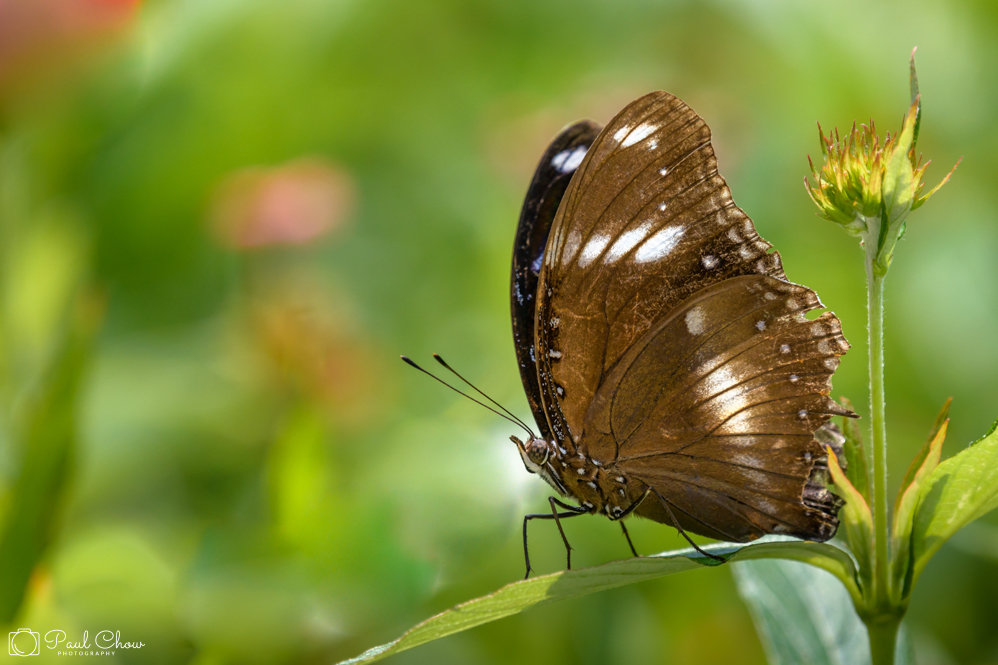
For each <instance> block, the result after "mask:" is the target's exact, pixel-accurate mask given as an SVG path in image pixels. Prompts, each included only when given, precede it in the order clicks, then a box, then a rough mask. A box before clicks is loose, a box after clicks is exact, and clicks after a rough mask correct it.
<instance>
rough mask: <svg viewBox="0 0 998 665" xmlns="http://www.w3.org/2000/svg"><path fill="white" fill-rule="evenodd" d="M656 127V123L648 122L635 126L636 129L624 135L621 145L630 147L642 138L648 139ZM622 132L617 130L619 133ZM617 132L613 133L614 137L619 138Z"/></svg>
mask: <svg viewBox="0 0 998 665" xmlns="http://www.w3.org/2000/svg"><path fill="white" fill-rule="evenodd" d="M655 129H656V127H655V125H649V124H648V123H646V122H645V123H641V124H640V125H638V126H637V127H635V128H634V131H633V132H631V133H630V134H628V135H627V136H626V137H624V139H623V141H622V142H621V144H620V145H621V146H623V147H624V148H628V147H630V146H632V145H634V144H635V143H637V142H638V141H640V140H642V139H646V138H648V137H649V136H651V134H652V132H654V131H655ZM619 133H620V132H617V134H619ZM617 134H614V135H613V138H617ZM618 140H619V139H618Z"/></svg>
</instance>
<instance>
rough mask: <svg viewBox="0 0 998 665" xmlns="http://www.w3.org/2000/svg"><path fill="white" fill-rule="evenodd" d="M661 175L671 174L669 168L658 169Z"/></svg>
mask: <svg viewBox="0 0 998 665" xmlns="http://www.w3.org/2000/svg"><path fill="white" fill-rule="evenodd" d="M658 174H659V175H669V169H667V168H665V167H662V168H660V169H659V170H658Z"/></svg>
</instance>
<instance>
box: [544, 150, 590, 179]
mask: <svg viewBox="0 0 998 665" xmlns="http://www.w3.org/2000/svg"><path fill="white" fill-rule="evenodd" d="M585 157H586V147H585V146H581V145H580V146H577V147H575V148H574V149H572V150H562V151H561V152H559V153H558V154H557V155H555V156H554V157H552V158H551V166H553V167H555V168H556V169H558V171H560V172H561V173H570V172H572V171H574V170H575V169H577V168H579V164H581V163H582V160H583V159H585Z"/></svg>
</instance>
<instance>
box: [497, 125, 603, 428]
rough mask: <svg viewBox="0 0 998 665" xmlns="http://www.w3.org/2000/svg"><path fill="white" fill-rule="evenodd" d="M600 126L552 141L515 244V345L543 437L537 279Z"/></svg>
mask: <svg viewBox="0 0 998 665" xmlns="http://www.w3.org/2000/svg"><path fill="white" fill-rule="evenodd" d="M599 130H600V127H599V125H596V124H595V123H592V122H588V121H583V122H578V123H575V124H574V125H571V126H569V127H567V128H566V129H564V130H562V132H561V133H560V134H559V135H558V136H557V137H556V138H555V139H554V141H552V142H551V145H550V146H548V148H547V150H545V152H544V156H543V157H541V161H540V163H539V164H538V166H537V170H536V171H535V172H534V177H533V179H532V180H531V182H530V188H529V189H528V190H527V196H526V198H525V200H524V202H523V209H522V211H521V212H520V222H519V224H518V225H517V227H516V239H515V241H514V244H513V269H512V278H511V284H510V303H511V310H512V312H511V314H512V320H513V343H514V345H515V346H516V360H517V364H518V365H519V366H520V378H521V379H522V380H523V387H524V390H525V392H526V394H527V401H528V402H529V403H530V409H531V411H533V414H534V420H536V421H537V426H538V427H539V428H540V432H541V437H542V438H545V439H549V438H550V437H551V430H550V428H549V427H548V422H547V417H546V416H545V414H544V408H543V406H542V404H541V398H540V387H539V385H538V380H537V369H536V363H535V358H534V347H533V342H534V310H535V307H536V304H537V301H536V299H535V295H536V293H537V278H538V276H539V274H540V270H541V262H542V260H543V258H544V250H545V247H546V246H547V240H548V233H549V232H550V230H551V223H552V222H553V221H554V217H555V214H556V213H557V211H558V206H559V204H560V203H561V200H562V197H563V196H564V194H565V190H566V189H567V188H568V184H569V182H570V181H571V179H572V175H573V174H574V173H575V172H576V170H577V169H578V168H579V165H580V164H581V163H582V160H583V158H584V156H585V154H586V152H587V151H588V149H589V146H591V145H592V143H593V141H594V140H595V139H596V136H597V135H598V134H599Z"/></svg>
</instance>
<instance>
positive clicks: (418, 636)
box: [340, 536, 858, 665]
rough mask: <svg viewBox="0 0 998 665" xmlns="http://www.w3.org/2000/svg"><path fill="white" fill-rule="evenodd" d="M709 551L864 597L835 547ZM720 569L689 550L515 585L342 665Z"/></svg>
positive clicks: (791, 544)
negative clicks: (821, 579) (809, 571)
mask: <svg viewBox="0 0 998 665" xmlns="http://www.w3.org/2000/svg"><path fill="white" fill-rule="evenodd" d="M703 549H704V550H706V551H707V552H710V553H711V554H713V555H715V556H719V557H722V558H723V559H725V561H736V560H750V559H761V558H780V559H792V560H795V561H800V562H804V563H809V564H811V565H812V566H819V567H821V568H823V569H824V570H828V571H829V572H831V573H834V574H835V575H836V577H839V578H840V579H841V580H842V581H843V583H844V584H845V585H847V586H849V587H851V589H852V592H853V593H857V594H858V590H857V587H856V582H855V578H856V570H855V566H854V564H853V561H852V558H851V557H850V556H849V555H848V554H847V553H846V552H844V551H842V550H840V549H838V548H837V547H834V546H832V545H828V544H825V543H812V542H805V541H799V540H794V539H790V538H786V537H780V536H769V537H766V538H765V539H760V541H756V542H755V543H752V544H749V545H738V544H732V543H718V544H714V545H708V546H706V547H704V548H703ZM716 565H721V564H719V563H718V562H716V561H715V560H714V559H711V558H709V557H705V556H703V555H702V554H700V553H699V552H696V551H695V550H693V549H685V550H678V551H673V552H664V553H662V554H656V555H654V556H648V557H638V558H634V559H626V560H623V561H613V562H610V563H606V564H603V565H601V566H595V567H593V568H583V569H581V570H569V571H563V572H560V573H552V574H550V575H542V576H540V577H534V578H531V579H529V580H523V581H521V582H514V583H512V584H507V585H506V586H504V587H502V588H501V589H499V590H498V591H495V592H493V593H491V594H489V595H487V596H482V597H481V598H476V599H474V600H469V601H468V602H465V603H461V604H460V605H458V606H457V607H454V608H453V609H450V610H447V611H446V612H442V613H440V614H438V615H436V616H434V617H431V618H429V619H427V620H426V621H424V622H422V623H420V624H418V625H417V626H415V627H414V628H412V629H411V630H409V631H408V632H406V633H405V634H404V635H402V636H401V637H400V638H398V639H397V640H394V641H392V642H389V643H388V644H382V645H381V646H377V647H374V648H373V649H369V650H367V651H365V652H364V653H362V654H361V655H359V656H357V657H356V658H351V659H350V660H345V661H342V663H340V665H349V664H352V663H369V662H373V661H376V660H380V659H382V658H385V657H387V656H390V655H392V654H395V653H398V652H400V651H405V650H406V649H411V648H412V647H415V646H419V645H420V644H425V643H426V642H431V641H433V640H436V639H439V638H441V637H445V636H447V635H452V634H454V633H458V632H461V631H463V630H468V629H469V628H474V627H475V626H480V625H482V624H484V623H488V622H490V621H496V620H497V619H502V618H504V617H507V616H510V615H513V614H517V613H519V612H522V611H524V610H526V609H530V608H531V607H536V606H539V605H546V604H550V603H554V602H557V601H560V600H567V599H569V598H577V597H579V596H585V595H587V594H590V593H595V592H597V591H605V590H607V589H614V588H616V587H620V586H625V585H627V584H634V583H637V582H644V581H645V580H650V579H654V578H656V577H661V576H663V575H671V574H673V573H680V572H683V571H686V570H693V569H696V568H699V567H701V566H716ZM840 588H842V586H841V585H840Z"/></svg>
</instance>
